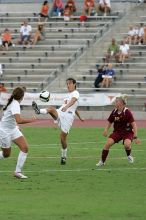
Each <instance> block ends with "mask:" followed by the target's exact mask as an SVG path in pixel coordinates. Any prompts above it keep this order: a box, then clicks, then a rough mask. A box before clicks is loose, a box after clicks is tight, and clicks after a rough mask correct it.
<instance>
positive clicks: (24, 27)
mask: <svg viewBox="0 0 146 220" xmlns="http://www.w3.org/2000/svg"><path fill="white" fill-rule="evenodd" d="M31 31H32V28H31V26H30V25H22V26H21V28H20V33H21V34H22V36H29V35H30V32H31Z"/></svg>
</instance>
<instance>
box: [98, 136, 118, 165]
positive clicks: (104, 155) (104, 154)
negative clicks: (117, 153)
mask: <svg viewBox="0 0 146 220" xmlns="http://www.w3.org/2000/svg"><path fill="white" fill-rule="evenodd" d="M114 143H115V142H114V140H113V139H112V138H108V140H107V143H106V144H105V146H104V148H103V150H102V155H101V160H100V161H99V162H98V163H97V164H96V166H97V167H101V166H103V165H104V164H105V161H106V158H107V156H108V153H109V149H110V147H111V146H112V145H113V144H114Z"/></svg>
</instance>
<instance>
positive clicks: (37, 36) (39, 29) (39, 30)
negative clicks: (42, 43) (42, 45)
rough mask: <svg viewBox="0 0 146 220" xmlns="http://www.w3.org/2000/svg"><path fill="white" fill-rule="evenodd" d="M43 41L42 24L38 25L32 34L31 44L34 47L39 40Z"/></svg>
mask: <svg viewBox="0 0 146 220" xmlns="http://www.w3.org/2000/svg"><path fill="white" fill-rule="evenodd" d="M42 39H44V23H42V22H41V23H38V26H37V30H36V32H35V33H34V36H33V40H32V44H33V45H35V44H36V43H37V42H38V41H39V40H42Z"/></svg>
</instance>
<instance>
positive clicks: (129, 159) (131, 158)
mask: <svg viewBox="0 0 146 220" xmlns="http://www.w3.org/2000/svg"><path fill="white" fill-rule="evenodd" d="M127 158H128V161H129V163H134V158H133V157H132V156H131V155H129V156H128V157H127Z"/></svg>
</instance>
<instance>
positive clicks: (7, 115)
mask: <svg viewBox="0 0 146 220" xmlns="http://www.w3.org/2000/svg"><path fill="white" fill-rule="evenodd" d="M15 114H20V103H19V102H18V101H17V100H15V99H13V101H12V102H11V104H10V105H8V107H7V109H6V110H5V111H4V114H3V116H2V119H1V122H0V128H2V129H4V130H7V131H9V130H12V129H15V128H16V127H17V122H16V119H15V116H14V115H15Z"/></svg>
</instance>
